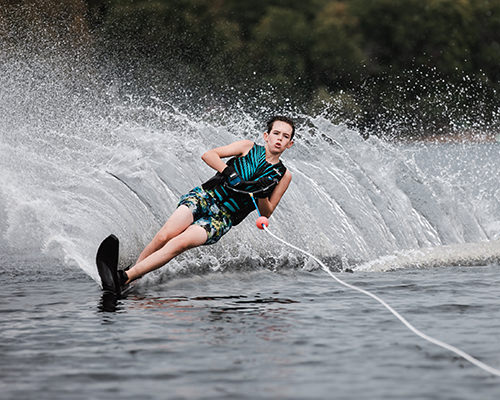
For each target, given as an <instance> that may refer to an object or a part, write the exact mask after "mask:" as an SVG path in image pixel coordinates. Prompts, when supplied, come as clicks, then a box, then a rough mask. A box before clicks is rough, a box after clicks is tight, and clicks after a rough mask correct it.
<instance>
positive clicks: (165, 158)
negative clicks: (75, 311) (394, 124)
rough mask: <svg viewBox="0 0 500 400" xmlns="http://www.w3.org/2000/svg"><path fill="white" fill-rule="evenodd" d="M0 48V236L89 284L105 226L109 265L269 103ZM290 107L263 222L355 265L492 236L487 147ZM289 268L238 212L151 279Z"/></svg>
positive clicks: (249, 132) (293, 260) (492, 167)
mask: <svg viewBox="0 0 500 400" xmlns="http://www.w3.org/2000/svg"><path fill="white" fill-rule="evenodd" d="M1 54H2V63H1V67H0V168H1V169H0V217H1V221H0V234H1V238H0V247H2V248H9V249H13V250H14V251H19V252H21V251H22V252H30V253H33V254H37V253H40V254H48V255H50V256H53V257H56V258H57V259H59V260H61V262H62V263H64V264H65V265H67V266H68V267H70V268H74V267H79V268H81V269H83V270H84V271H85V272H86V273H87V274H89V275H90V276H91V277H93V278H94V279H98V278H97V272H96V270H95V265H94V256H95V249H96V248H97V246H98V244H99V243H100V241H101V240H102V239H103V238H104V237H106V236H107V235H108V234H109V233H115V234H116V235H117V236H118V237H120V239H121V244H122V247H121V260H120V263H121V265H128V264H129V263H131V262H133V260H134V259H135V258H136V257H137V254H138V253H139V251H140V250H141V249H142V248H143V246H144V245H145V244H146V243H147V242H148V241H149V240H150V238H151V237H152V236H153V235H154V233H155V232H156V231H157V230H158V229H159V227H160V226H161V225H162V224H163V223H164V221H165V220H166V218H167V217H168V216H169V215H170V213H171V212H172V211H173V210H174V208H175V206H176V203H177V201H178V198H179V196H180V195H182V194H183V193H185V192H186V191H188V190H189V189H191V188H192V187H193V186H196V185H198V184H200V183H201V182H203V181H204V180H206V179H207V178H208V177H210V176H211V175H212V172H213V171H211V170H210V168H208V167H207V166H206V165H204V164H203V163H202V162H201V160H200V156H201V154H202V153H203V152H204V151H205V150H206V149H209V148H212V147H215V146H219V145H223V144H227V143H229V142H232V141H234V140H238V139H241V138H247V139H252V140H255V141H257V142H259V141H261V140H262V139H261V133H262V132H263V131H264V130H265V126H264V121H265V120H266V118H267V117H268V116H269V114H270V113H271V112H272V109H271V108H266V107H264V106H263V107H261V108H260V109H258V110H255V108H253V107H252V111H249V109H250V108H246V107H245V103H244V102H242V101H241V100H240V101H239V102H235V103H234V104H233V105H232V106H220V105H217V101H216V99H215V97H214V98H212V99H208V100H209V101H202V102H201V103H197V100H195V99H194V98H193V91H189V90H186V91H185V96H184V97H183V96H182V95H181V92H179V91H177V92H176V93H175V94H172V99H169V95H168V94H165V93H162V94H161V96H157V95H156V94H154V93H153V92H154V90H148V91H145V92H147V93H146V94H145V93H142V92H141V93H138V92H137V90H136V89H132V87H133V86H134V85H133V84H130V82H129V81H127V80H123V79H122V78H117V77H113V78H111V77H110V76H109V75H108V74H107V73H104V72H103V70H102V68H99V65H97V66H96V65H95V64H93V63H90V64H85V63H83V64H82V63H80V61H82V60H81V59H79V60H70V59H68V58H65V57H60V56H59V55H56V56H51V57H47V56H46V55H45V56H31V57H27V56H26V55H24V56H22V57H21V56H19V55H12V54H10V53H9V54H8V53H5V52H3V53H1ZM181 98H183V100H182V101H181V100H179V99H181ZM198 100H199V99H198ZM205 100H206V99H205ZM254 102H255V99H254V100H251V101H250V103H252V104H253V103H254ZM288 111H290V110H288ZM291 113H292V116H293V117H295V118H296V119H297V120H298V121H299V126H300V128H299V132H298V135H297V140H296V144H295V146H294V147H293V148H292V149H290V150H287V152H286V153H285V154H284V162H285V165H286V166H287V167H288V168H289V169H290V171H291V172H292V175H293V181H292V185H291V187H290V189H289V191H288V192H287V194H286V195H285V197H284V198H283V200H282V202H281V204H280V206H279V207H278V209H277V210H276V212H275V214H274V215H273V217H272V218H271V225H272V228H273V231H274V232H276V234H277V235H279V236H281V237H285V238H287V240H288V241H290V242H292V243H295V244H297V245H299V246H301V247H303V248H305V249H306V250H307V251H309V252H312V253H314V254H316V255H318V256H319V257H321V258H322V259H328V260H331V262H332V263H336V264H342V263H344V266H352V265H358V264H363V263H364V264H363V267H362V268H368V267H367V265H371V264H367V263H370V261H371V260H377V259H378V260H380V258H381V257H385V256H387V255H390V254H393V253H394V252H399V254H406V255H407V256H408V257H411V256H410V255H411V254H413V253H415V252H419V251H421V249H425V248H432V247H434V248H435V247H438V248H439V247H440V246H447V245H456V246H461V245H462V244H465V243H474V242H485V243H487V242H488V241H491V240H494V239H498V235H499V226H500V221H499V220H498V215H500V203H499V200H498V199H499V198H500V196H499V192H498V189H497V185H496V171H498V170H499V167H500V165H499V164H500V161H499V160H500V158H499V157H497V154H498V147H497V146H498V145H497V144H496V143H488V144H477V145H465V144H461V145H454V144H448V145H433V144H402V143H396V144H394V143H392V144H391V143H387V142H384V141H382V140H379V139H377V138H376V137H373V136H372V137H370V138H369V139H367V140H365V139H363V137H362V136H361V135H360V134H359V132H358V131H356V130H355V129H351V128H348V126H347V125H345V124H342V123H338V121H336V122H333V121H332V118H330V117H329V116H327V115H328V113H319V114H318V113H317V114H312V115H309V114H307V113H303V112H298V111H292V112H291ZM495 243H496V242H495ZM493 247H494V246H493ZM443 248H446V247H443ZM492 251H493V250H492ZM464 257H465V259H467V257H469V258H470V257H472V256H471V255H470V254H469V255H467V254H465V255H464ZM488 257H489V256H488ZM488 259H489V258H488ZM339 260H342V261H339ZM384 262H385V261H384ZM415 263H418V262H417V261H415V262H413V264H415ZM304 264H306V265H307V260H304V259H303V258H301V257H299V256H297V255H293V254H290V253H289V251H288V250H286V249H285V248H284V247H282V246H281V245H280V244H279V243H273V242H271V241H270V240H269V238H268V237H265V236H264V235H262V234H261V232H259V231H257V230H256V229H255V227H254V221H253V217H252V216H250V217H249V218H248V220H247V221H244V222H243V223H242V224H241V225H240V226H238V227H237V228H235V229H233V230H232V231H231V232H230V233H229V234H228V235H227V236H226V237H225V238H224V240H222V241H221V242H219V244H217V245H215V246H210V247H204V248H202V249H197V250H194V251H192V252H189V253H187V254H185V255H183V256H181V257H180V258H179V259H176V260H174V261H173V262H172V263H171V264H170V265H169V268H168V269H167V270H166V272H164V273H163V274H164V275H165V276H166V275H168V276H170V275H172V274H173V275H175V274H180V273H183V271H184V272H186V271H198V272H203V271H207V270H209V271H214V270H215V271H217V270H226V269H231V268H233V269H234V268H247V269H254V268H261V267H263V266H266V267H271V268H276V269H279V268H287V266H292V267H293V266H300V267H302V266H304ZM400 264H401V265H403V264H404V263H400ZM410 264H411V262H410ZM360 268H361V267H360ZM373 268H374V269H376V268H379V267H373ZM384 268H385V267H380V268H379V269H384Z"/></svg>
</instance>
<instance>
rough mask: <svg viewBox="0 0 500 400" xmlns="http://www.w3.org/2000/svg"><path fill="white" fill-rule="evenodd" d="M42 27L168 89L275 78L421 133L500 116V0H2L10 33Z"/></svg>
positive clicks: (284, 91) (285, 93)
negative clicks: (176, 84) (398, 119)
mask: <svg viewBox="0 0 500 400" xmlns="http://www.w3.org/2000/svg"><path fill="white" fill-rule="evenodd" d="M33 30H34V31H36V35H37V36H36V39H37V41H38V42H40V41H43V40H48V39H47V37H50V38H51V39H52V40H54V39H57V40H58V41H59V42H64V43H65V44H66V45H68V46H82V43H83V44H85V45H88V46H95V47H98V48H99V49H101V53H100V54H101V57H102V59H103V60H106V62H112V63H113V65H114V66H115V68H117V69H119V70H122V71H123V73H125V74H129V75H130V76H131V77H133V78H134V79H138V80H140V81H146V82H148V84H150V85H153V86H155V87H156V88H159V90H161V88H162V87H166V86H165V85H166V83H165V82H166V81H172V80H179V79H181V80H183V81H184V82H185V83H186V84H187V85H190V86H191V87H192V88H193V90H194V88H196V89H197V90H203V89H202V88H205V90H206V91H219V90H220V91H221V92H223V91H224V90H226V89H227V88H232V90H234V91H235V92H236V93H249V92H251V91H255V90H256V89H257V88H267V89H269V90H270V91H272V93H273V96H274V98H275V99H278V100H277V101H278V102H279V101H280V100H279V99H281V98H283V99H285V98H286V99H296V102H297V104H300V105H301V106H302V107H306V108H307V107H309V108H310V109H314V108H315V107H318V105H319V104H323V105H324V104H330V105H331V109H332V110H333V111H332V114H335V115H337V116H341V117H342V118H348V119H349V120H350V121H351V122H352V123H356V124H358V125H359V126H361V127H365V128H373V127H382V128H384V129H386V130H387V127H388V126H387V124H385V125H384V123H385V122H384V121H385V120H386V119H387V118H385V117H388V116H389V115H390V116H394V115H395V114H396V115H397V114H398V113H401V115H402V116H403V115H404V116H405V117H404V118H405V120H404V124H406V126H408V127H411V129H412V131H413V132H415V131H419V132H421V134H424V135H425V134H428V133H429V132H436V130H439V129H448V128H449V126H450V124H451V122H453V124H454V125H455V126H457V125H459V126H461V127H462V128H463V129H467V128H471V129H472V128H474V126H473V125H474V121H476V120H477V119H478V118H482V120H483V121H484V120H485V119H488V118H489V119H490V120H493V119H495V118H496V117H497V114H496V113H497V109H498V93H497V91H498V89H499V79H500V0H343V1H342V0H309V1H303V0H286V1H285V0H253V1H250V0H248V1H243V0H70V1H65V2H58V1H55V0H45V1H44V0H24V1H13V0H10V1H6V0H0V39H1V40H2V41H3V42H4V43H5V42H8V43H14V42H16V41H17V42H19V41H24V42H26V41H27V40H30V39H29V37H28V36H27V34H26V32H27V31H33ZM408 118H410V121H409V120H408ZM457 121H458V122H457Z"/></svg>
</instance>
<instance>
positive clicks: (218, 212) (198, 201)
mask: <svg viewBox="0 0 500 400" xmlns="http://www.w3.org/2000/svg"><path fill="white" fill-rule="evenodd" d="M181 205H185V206H187V207H188V208H189V209H190V210H191V212H192V213H193V219H194V221H193V224H194V225H199V226H201V227H202V228H204V229H205V230H206V231H207V236H208V238H207V241H206V242H205V243H204V244H214V243H215V242H217V241H218V240H219V239H220V238H221V237H222V236H223V235H225V234H226V233H227V232H228V231H229V229H231V227H232V226H233V224H232V222H231V216H230V214H229V211H227V210H226V209H225V208H224V207H223V206H218V205H217V203H216V202H215V199H214V197H212V196H211V195H210V190H207V191H205V190H203V189H202V188H201V187H199V186H197V187H195V188H194V189H193V190H191V191H190V192H189V193H186V194H185V195H183V196H182V197H181V198H180V200H179V204H178V205H177V207H179V206H181Z"/></svg>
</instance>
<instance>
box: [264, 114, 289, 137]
mask: <svg viewBox="0 0 500 400" xmlns="http://www.w3.org/2000/svg"><path fill="white" fill-rule="evenodd" d="M276 121H281V122H286V123H287V124H289V125H290V126H291V127H292V136H291V138H290V140H292V139H293V137H294V135H295V123H294V122H293V121H292V120H291V119H290V118H288V117H285V116H283V115H275V116H273V117H271V119H270V120H269V121H267V132H268V133H270V132H271V130H272V129H273V124H274V123H275V122H276Z"/></svg>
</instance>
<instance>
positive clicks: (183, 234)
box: [117, 116, 295, 293]
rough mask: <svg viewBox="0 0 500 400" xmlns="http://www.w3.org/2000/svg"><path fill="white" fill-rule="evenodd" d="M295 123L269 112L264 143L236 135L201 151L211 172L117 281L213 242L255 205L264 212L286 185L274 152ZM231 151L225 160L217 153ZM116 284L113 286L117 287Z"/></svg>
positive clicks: (289, 138) (289, 141)
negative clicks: (255, 200) (238, 138)
mask: <svg viewBox="0 0 500 400" xmlns="http://www.w3.org/2000/svg"><path fill="white" fill-rule="evenodd" d="M294 134H295V125H294V123H293V121H292V120H291V119H289V118H287V117H283V116H275V117H273V118H271V119H270V120H269V122H268V123H267V131H266V132H264V134H263V138H264V142H265V144H264V146H260V145H257V144H255V143H254V142H252V141H250V140H240V141H237V142H234V143H231V144H229V145H226V146H222V147H217V148H214V149H212V150H209V151H207V152H206V153H204V154H203V155H202V157H201V158H202V159H203V161H205V163H207V165H209V166H210V167H212V168H213V169H215V170H216V171H217V174H216V175H215V176H214V177H213V178H212V179H210V180H208V181H207V182H205V183H204V184H203V185H201V186H198V187H195V188H194V189H193V190H191V191H190V192H189V193H187V194H185V195H184V196H182V197H181V199H180V201H179V204H178V207H177V209H176V210H175V211H174V213H173V214H172V215H171V216H170V218H169V219H168V220H167V222H166V223H165V225H164V226H163V227H162V228H161V229H160V231H159V232H158V233H157V234H156V235H155V237H154V238H153V240H152V241H151V243H149V244H148V245H147V246H146V248H145V249H144V250H143V251H142V253H141V254H140V255H139V258H138V260H137V262H136V264H135V265H134V266H133V267H132V268H130V269H129V270H127V271H124V270H120V271H118V279H119V283H120V286H121V287H123V286H126V285H127V284H128V283H130V282H131V281H133V280H135V279H138V278H140V277H141V276H143V275H145V274H147V273H148V272H151V271H153V270H155V269H157V268H160V267H161V266H163V265H165V264H166V263H168V262H169V261H170V260H171V259H172V258H174V257H175V256H177V255H179V254H181V253H182V252H184V251H186V250H188V249H191V248H194V247H198V246H201V245H209V244H213V243H215V242H217V241H218V240H219V239H220V238H221V237H222V236H223V235H224V234H226V233H227V232H228V231H229V229H231V227H232V226H234V225H237V224H238V223H240V222H241V221H242V220H243V219H244V218H245V217H246V216H247V215H248V214H249V213H250V212H251V211H253V210H254V209H255V205H254V202H253V199H252V197H251V196H250V195H249V194H248V193H249V192H251V193H254V197H256V198H257V205H258V208H259V211H260V213H261V214H262V215H263V216H266V217H269V216H270V215H271V214H272V213H273V211H274V210H275V208H276V206H277V205H278V203H279V201H280V200H281V197H282V196H283V194H284V193H285V192H286V190H287V189H288V185H289V184H290V181H291V180H292V175H291V173H290V171H288V170H287V169H286V168H285V166H284V165H283V163H282V162H281V161H280V156H281V154H283V152H284V151H285V150H286V149H289V148H290V147H291V146H292V145H293V137H294ZM227 157H233V158H231V159H230V160H228V162H227V163H226V162H224V161H223V160H222V159H223V158H227ZM119 290H120V288H117V292H118V293H119Z"/></svg>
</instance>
